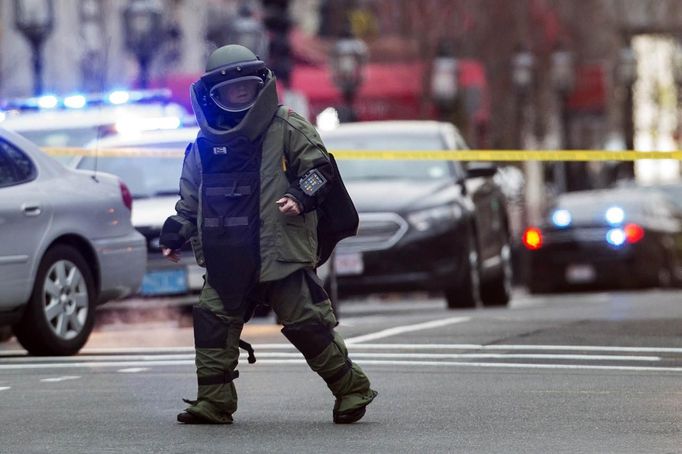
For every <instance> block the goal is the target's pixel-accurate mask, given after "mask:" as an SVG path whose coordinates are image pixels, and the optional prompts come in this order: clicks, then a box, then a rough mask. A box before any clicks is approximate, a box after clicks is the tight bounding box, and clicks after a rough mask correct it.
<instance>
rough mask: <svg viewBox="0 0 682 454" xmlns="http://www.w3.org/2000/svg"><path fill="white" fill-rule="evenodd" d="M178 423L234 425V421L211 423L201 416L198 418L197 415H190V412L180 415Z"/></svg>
mask: <svg viewBox="0 0 682 454" xmlns="http://www.w3.org/2000/svg"><path fill="white" fill-rule="evenodd" d="M178 422H181V423H183V424H232V421H229V422H216V421H211V420H209V419H206V418H203V417H201V416H197V415H195V414H193V413H190V412H188V411H184V412H182V413H180V414H178Z"/></svg>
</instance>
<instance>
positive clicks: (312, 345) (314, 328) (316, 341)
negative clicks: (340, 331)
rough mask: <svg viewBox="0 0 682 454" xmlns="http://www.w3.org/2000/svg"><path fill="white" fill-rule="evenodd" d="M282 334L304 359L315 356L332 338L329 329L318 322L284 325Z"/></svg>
mask: <svg viewBox="0 0 682 454" xmlns="http://www.w3.org/2000/svg"><path fill="white" fill-rule="evenodd" d="M282 334H284V337H286V338H287V339H289V342H291V343H292V344H294V347H296V348H297V349H298V350H299V351H300V352H301V353H303V356H304V357H305V359H313V358H315V357H316V356H318V355H319V354H320V353H322V351H324V349H325V348H327V347H328V346H329V344H331V343H332V341H333V340H334V336H333V334H332V332H331V330H330V329H329V328H328V327H326V326H324V325H320V324H319V323H307V324H301V325H289V326H285V327H284V328H282Z"/></svg>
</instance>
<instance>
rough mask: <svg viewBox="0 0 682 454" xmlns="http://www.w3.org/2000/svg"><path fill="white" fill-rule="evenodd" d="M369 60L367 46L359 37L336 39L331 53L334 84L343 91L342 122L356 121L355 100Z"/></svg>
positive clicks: (340, 113)
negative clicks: (363, 71)
mask: <svg viewBox="0 0 682 454" xmlns="http://www.w3.org/2000/svg"><path fill="white" fill-rule="evenodd" d="M366 60H367V46H366V45H365V43H364V42H363V41H362V40H360V39H357V38H353V37H346V38H341V39H339V40H338V41H336V44H335V45H334V49H333V51H332V53H331V68H332V77H333V81H334V84H335V85H336V87H337V88H338V89H339V91H341V95H342V97H343V102H344V106H343V109H342V110H341V111H340V112H339V119H340V121H341V122H347V121H355V120H356V119H357V115H356V114H355V110H354V109H353V102H354V100H355V95H356V94H357V91H358V88H360V85H361V84H362V78H363V77H362V70H363V68H364V65H365V62H366Z"/></svg>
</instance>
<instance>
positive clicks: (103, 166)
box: [77, 156, 182, 199]
mask: <svg viewBox="0 0 682 454" xmlns="http://www.w3.org/2000/svg"><path fill="white" fill-rule="evenodd" d="M77 168H79V169H85V170H94V169H95V157H85V158H83V159H82V160H81V161H80V162H79V163H78V166H77ZM97 170H98V171H102V172H107V173H112V174H114V175H116V176H118V177H119V178H121V180H123V182H124V183H125V184H126V185H127V186H128V189H130V192H131V194H132V195H133V197H134V198H137V199H139V198H146V197H155V196H164V195H176V194H178V192H179V190H178V188H179V182H180V173H181V171H182V159H180V158H177V157H164V156H159V157H99V158H98V159H97Z"/></svg>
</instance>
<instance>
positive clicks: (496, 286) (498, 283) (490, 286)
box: [481, 243, 513, 306]
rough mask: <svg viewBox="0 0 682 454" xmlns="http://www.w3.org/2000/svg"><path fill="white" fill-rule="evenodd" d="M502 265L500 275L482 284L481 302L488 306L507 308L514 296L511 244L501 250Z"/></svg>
mask: <svg viewBox="0 0 682 454" xmlns="http://www.w3.org/2000/svg"><path fill="white" fill-rule="evenodd" d="M500 259H501V261H502V264H501V266H500V271H499V273H498V274H497V275H496V276H495V277H494V278H493V279H490V280H488V281H486V282H483V283H481V301H483V304H484V305H486V306H505V305H507V303H509V300H510V299H511V294H512V279H513V271H512V260H511V248H510V246H509V243H506V244H505V245H504V246H502V249H501V250H500Z"/></svg>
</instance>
